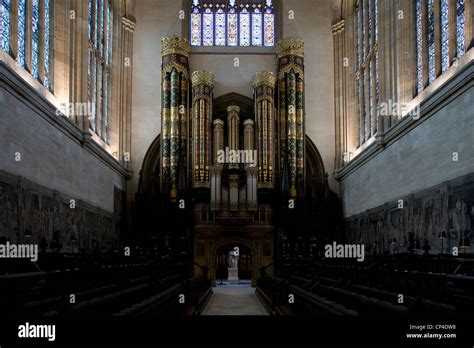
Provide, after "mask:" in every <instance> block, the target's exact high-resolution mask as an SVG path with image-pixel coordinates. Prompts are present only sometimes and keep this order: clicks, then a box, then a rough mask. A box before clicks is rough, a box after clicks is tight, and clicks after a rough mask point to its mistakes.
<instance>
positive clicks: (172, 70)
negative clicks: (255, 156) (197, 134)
mask: <svg viewBox="0 0 474 348" xmlns="http://www.w3.org/2000/svg"><path fill="white" fill-rule="evenodd" d="M161 46H162V50H161V56H162V65H161V68H162V98H161V103H162V111H161V155H162V161H161V188H162V192H163V193H165V194H169V196H170V198H171V200H176V197H177V195H178V194H179V193H181V192H182V191H183V190H184V189H185V188H186V182H185V181H186V179H185V178H186V162H187V160H186V157H187V134H188V130H187V122H188V117H189V105H188V100H189V92H188V91H189V41H188V40H187V39H184V38H179V37H166V38H163V39H162V40H161Z"/></svg>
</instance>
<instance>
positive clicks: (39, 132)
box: [0, 0, 474, 318]
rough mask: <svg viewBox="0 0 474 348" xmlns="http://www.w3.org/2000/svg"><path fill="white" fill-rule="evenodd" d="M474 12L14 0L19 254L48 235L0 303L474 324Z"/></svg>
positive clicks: (15, 238) (2, 222)
mask: <svg viewBox="0 0 474 348" xmlns="http://www.w3.org/2000/svg"><path fill="white" fill-rule="evenodd" d="M473 22H474V3H473V2H472V1H469V0H146V1H145V0H0V145H1V146H0V148H1V151H0V245H5V246H7V245H22V244H35V245H38V247H39V257H38V260H37V261H36V262H30V260H23V259H19V258H16V259H14V258H5V257H2V258H0V289H1V291H0V304H1V305H2V307H3V308H5V309H6V311H7V313H11V314H12V315H13V314H15V315H18V316H21V315H32V316H37V317H45V316H48V317H50V316H53V317H54V316H57V315H61V316H66V317H71V318H87V316H90V315H91V314H93V315H94V316H96V317H99V318H109V317H111V316H119V317H123V318H155V317H162V318H175V317H182V316H188V315H206V314H207V315H221V314H229V313H226V308H225V303H224V305H222V304H221V303H222V302H220V301H221V299H222V298H225V296H229V295H228V294H227V293H226V291H228V289H234V290H235V289H237V290H235V292H236V293H237V292H238V291H242V294H244V295H245V296H254V297H255V302H253V304H249V306H248V307H246V306H243V307H242V308H240V309H239V311H238V312H236V313H234V314H242V315H247V314H258V315H275V316H286V315H302V316H317V317H361V318H373V317H376V316H379V315H383V316H385V317H389V318H401V317H407V316H410V315H412V314H419V315H424V316H436V315H441V316H443V317H445V318H449V317H454V316H456V315H460V314H462V313H469V312H471V313H472V312H473V311H474V291H473V289H474V286H473V284H474V254H473V252H474V251H473V247H472V245H471V243H472V242H473V240H474V141H473V139H474V105H473V101H474V80H473V76H474V62H473V58H474V50H473V49H472V48H473V46H474V23H473ZM336 245H341V246H342V247H341V254H339V253H338V252H336V250H335V251H334V252H333V253H328V246H329V247H331V246H336ZM345 245H346V246H347V245H349V246H350V245H354V246H355V245H359V246H363V247H364V249H363V260H362V261H361V260H357V258H355V257H353V256H354V255H352V257H351V255H347V254H344V252H343V251H344V250H343V249H344V246H345ZM335 249H336V248H335ZM349 249H350V248H346V249H345V250H349ZM235 250H238V252H237V254H235ZM354 250H355V249H354ZM232 255H233V256H232ZM0 256H1V255H0ZM231 271H232V272H231ZM231 273H232V274H231ZM234 290H233V291H234ZM71 293H73V294H75V295H76V296H75V300H74V301H70V299H69V296H70V294H71ZM183 294H184V296H183V297H181V295H183ZM400 294H402V295H403V296H402V297H403V300H402V301H401V302H400ZM289 299H290V300H289Z"/></svg>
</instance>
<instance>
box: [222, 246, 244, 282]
mask: <svg viewBox="0 0 474 348" xmlns="http://www.w3.org/2000/svg"><path fill="white" fill-rule="evenodd" d="M236 247H237V248H239V263H238V267H239V280H251V279H252V271H253V257H252V251H251V250H250V248H249V247H248V246H246V245H244V244H241V243H229V244H225V245H222V246H220V247H219V248H217V249H216V260H215V262H216V281H221V280H225V279H227V277H228V270H227V268H228V258H229V252H230V251H233V250H235V248H236Z"/></svg>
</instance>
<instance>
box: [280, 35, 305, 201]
mask: <svg viewBox="0 0 474 348" xmlns="http://www.w3.org/2000/svg"><path fill="white" fill-rule="evenodd" d="M276 50H277V59H278V98H279V101H280V105H279V108H280V109H279V115H280V153H281V158H280V172H281V177H282V178H283V177H284V176H285V175H284V173H285V171H286V172H287V173H288V184H286V179H284V180H283V183H282V186H287V187H284V190H287V191H288V192H289V196H290V198H292V199H295V198H296V197H301V196H303V195H304V186H305V181H304V180H305V178H304V159H305V122H304V118H305V115H304V43H303V41H301V40H299V39H295V38H288V39H283V40H280V41H279V42H278V44H277V49H276ZM285 167H286V168H285Z"/></svg>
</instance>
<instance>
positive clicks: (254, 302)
mask: <svg viewBox="0 0 474 348" xmlns="http://www.w3.org/2000/svg"><path fill="white" fill-rule="evenodd" d="M212 291H213V292H214V294H213V295H212V297H211V299H210V301H209V303H208V305H207V306H206V308H205V309H204V311H203V313H202V315H268V313H267V311H266V310H265V307H263V305H262V304H261V303H260V301H259V299H258V298H257V295H255V288H252V287H250V286H245V287H243V286H242V287H217V288H213V289H212Z"/></svg>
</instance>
